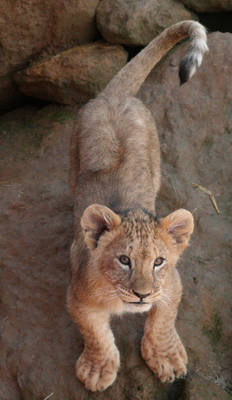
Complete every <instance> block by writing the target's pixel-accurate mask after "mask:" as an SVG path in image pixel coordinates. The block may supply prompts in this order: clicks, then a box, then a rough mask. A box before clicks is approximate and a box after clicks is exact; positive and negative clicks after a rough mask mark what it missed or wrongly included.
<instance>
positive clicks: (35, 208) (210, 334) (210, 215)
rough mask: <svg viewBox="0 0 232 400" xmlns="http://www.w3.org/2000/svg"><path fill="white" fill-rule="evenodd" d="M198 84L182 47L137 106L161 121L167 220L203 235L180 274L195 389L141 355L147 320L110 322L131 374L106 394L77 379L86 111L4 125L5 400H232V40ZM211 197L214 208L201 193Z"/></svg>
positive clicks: (123, 372) (217, 42)
mask: <svg viewBox="0 0 232 400" xmlns="http://www.w3.org/2000/svg"><path fill="white" fill-rule="evenodd" d="M209 48H210V52H209V53H208V55H207V56H206V57H205V59H204V61H203V65H202V67H201V69H200V70H199V71H198V73H197V74H196V76H195V77H193V79H192V80H191V81H190V82H188V83H187V84H185V85H183V86H181V87H180V86H179V82H178V63H179V60H180V58H181V56H182V55H183V52H184V46H179V47H178V48H177V49H176V50H174V51H173V52H172V53H171V54H170V55H169V56H168V57H167V58H166V59H165V60H164V61H162V62H161V63H160V64H159V65H158V66H157V68H156V69H155V70H154V71H153V72H152V73H151V74H150V76H149V77H148V79H147V80H146V82H145V83H144V85H143V86H142V88H141V90H140V93H139V97H140V98H141V99H142V100H143V101H144V102H145V103H146V104H147V106H148V107H149V108H150V109H151V111H152V113H153V115H154V118H155V119H156V121H157V127H158V132H159V136H160V142H161V150H162V159H163V163H162V187H161V191H160V195H159V198H158V200H157V210H158V214H159V215H160V216H162V215H164V214H166V213H169V212H171V211H173V210H175V209H177V208H180V207H184V208H187V209H189V210H191V211H192V212H193V213H194V216H195V233H194V235H193V239H192V243H191V246H190V247H189V248H188V249H187V250H186V252H185V253H184V255H183V257H182V259H181V260H180V262H179V271H180V274H181V276H182V280H183V286H184V295H183V300H182V303H181V307H180V309H179V314H178V320H177V326H178V331H179V333H180V336H181V337H182V339H183V342H184V343H185V346H186V348H187V351H188V355H189V374H188V376H187V378H186V379H184V380H179V381H176V382H175V383H174V384H171V385H162V384H161V383H160V382H158V380H157V379H156V378H155V377H154V375H153V374H152V372H151V371H150V370H149V369H148V368H147V367H146V365H145V363H144V362H143V360H142V359H141V357H140V355H139V343H140V340H141V337H142V334H143V325H144V318H145V316H142V315H130V314H128V315H126V316H125V317H121V318H120V319H117V318H116V319H114V320H113V321H112V325H113V330H114V332H115V336H116V342H117V345H118V347H119V349H120V353H121V369H120V372H119V375H118V378H117V380H116V382H115V383H114V385H113V386H112V387H111V388H109V389H108V390H107V391H106V392H103V393H98V394H92V393H87V392H86V390H85V389H84V387H83V385H82V384H81V383H80V382H79V381H78V380H77V379H76V378H75V374H74V366H75V360H76V358H77V357H78V356H79V355H80V353H81V351H82V348H83V342H82V338H81V335H80V333H79V331H78V329H77V328H76V326H75V325H74V323H73V322H72V321H71V319H70V317H69V315H68V314H67V312H66V306H65V292H66V288H67V286H68V283H69V281H70V263H69V247H70V244H71V242H72V237H73V210H72V198H71V194H70V191H69V187H68V169H69V160H68V153H69V140H70V136H71V134H72V131H73V129H76V128H75V127H76V124H77V122H76V109H75V108H72V109H70V108H66V107H62V106H59V107H58V106H52V107H51V106H50V107H46V108H43V109H34V108H33V109H31V108H26V109H22V110H18V111H15V112H14V113H10V114H9V115H6V116H4V117H3V116H2V117H1V118H0V131H1V147H0V151H1V155H0V167H1V185H0V202H1V209H0V243H1V269H0V297H1V299H0V300H1V301H0V310H1V313H0V332H1V346H0V398H1V400H20V399H22V398H23V399H25V400H32V399H34V400H42V399H43V400H44V399H45V398H48V397H49V398H50V399H51V400H53V399H54V400H64V399H68V400H86V399H88V398H89V399H95V398H96V399H98V400H108V399H109V398H110V399H112V400H119V399H131V400H132V399H133V400H135V399H136V400H137V399H143V400H153V399H154V398H155V399H156V400H167V399H189V400H196V399H197V400H198V399H199V400H203V399H205V400H216V399H223V400H229V399H230V398H231V395H230V394H229V392H230V393H231V383H230V382H231V355H230V350H231V348H230V343H231V334H232V332H231V315H230V311H231V306H232V304H231V283H230V281H231V251H232V248H231V235H232V227H231V198H232V186H231V172H232V171H231V145H232V112H231V110H232V92H231V85H230V77H231V76H232V50H231V49H232V35H231V34H220V33H216V34H212V35H210V37H209ZM192 183H196V184H199V185H202V186H204V187H206V188H207V189H209V190H211V191H212V193H213V194H214V195H215V197H216V200H217V203H218V207H219V209H220V212H221V214H220V215H217V213H216V210H215V209H214V207H213V205H212V204H211V201H210V198H209V196H208V195H207V194H206V193H205V192H202V191H201V190H198V189H196V188H195V187H193V186H192Z"/></svg>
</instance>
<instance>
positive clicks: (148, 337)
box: [141, 299, 188, 382]
mask: <svg viewBox="0 0 232 400" xmlns="http://www.w3.org/2000/svg"><path fill="white" fill-rule="evenodd" d="M179 300H180V299H178V300H177V299H175V300H174V301H173V302H171V301H170V303H166V304H165V303H160V304H158V305H155V306H153V308H152V309H151V310H150V312H149V314H148V316H147V320H146V323H145V330H144V336H143V338H142V345H141V352H142V356H143V358H144V360H145V361H146V363H147V365H148V366H149V367H150V368H151V370H152V371H153V372H154V373H155V374H156V375H157V376H158V377H159V378H160V380H161V381H162V382H173V381H174V379H175V377H177V378H179V377H182V376H184V375H185V374H186V373H187V369H186V364H187V361H188V358H187V354H186V351H185V348H184V346H183V344H182V342H181V340H180V337H179V335H178V333H177V332H176V329H175V320H176V315H177V308H178V304H179Z"/></svg>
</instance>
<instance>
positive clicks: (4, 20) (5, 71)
mask: <svg viewBox="0 0 232 400" xmlns="http://www.w3.org/2000/svg"><path fill="white" fill-rule="evenodd" d="M98 3H99V0H50V1H46V0H40V1H37V0H30V1H22V0H2V1H1V18H0V49H1V51H0V111H1V110H4V109H5V108H7V107H8V106H9V105H10V104H15V103H18V102H19V100H20V95H19V94H18V92H17V90H16V88H15V85H14V84H13V83H12V73H13V72H14V71H17V70H18V69H20V68H22V67H23V66H25V65H26V64H27V63H28V62H30V61H31V60H32V59H35V58H36V59H37V58H38V56H39V55H40V54H41V53H45V54H46V53H50V54H56V53H57V51H58V50H59V49H64V48H68V47H70V46H71V45H73V44H83V43H87V42H90V41H92V40H93V39H95V38H96V36H97V31H96V26H95V10H96V7H97V5H98Z"/></svg>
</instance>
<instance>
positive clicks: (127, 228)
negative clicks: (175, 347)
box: [81, 204, 193, 305]
mask: <svg viewBox="0 0 232 400" xmlns="http://www.w3.org/2000/svg"><path fill="white" fill-rule="evenodd" d="M81 226H82V229H83V232H84V239H85V243H86V245H87V246H88V248H89V250H90V256H91V260H92V261H93V265H95V267H96V266H97V268H98V269H99V271H100V273H101V274H102V275H103V276H104V278H105V279H106V280H107V281H108V282H110V283H111V285H112V286H113V288H114V290H115V293H117V296H119V298H120V299H121V300H122V301H123V302H124V303H129V304H131V305H132V304H137V305H138V304H139V305H143V304H152V303H154V302H155V301H156V299H158V298H159V297H160V295H162V287H163V286H164V284H165V279H166V277H167V276H168V273H169V272H170V270H171V269H172V268H173V267H174V266H175V264H176V262H177V260H178V258H179V256H180V254H181V253H182V252H183V250H184V249H185V247H186V246H187V245H188V242H189V238H190V235H191V234H192V232H193V217H192V214H191V213H190V212H189V211H187V210H184V209H180V210H177V211H175V212H173V213H171V214H169V215H168V216H167V217H165V218H162V219H161V220H159V221H158V220H157V219H156V218H155V217H154V216H153V215H151V214H150V213H148V212H147V211H146V210H143V209H136V210H130V211H129V212H128V213H126V216H120V215H118V214H116V213H115V212H113V211H112V210H110V209H109V208H108V207H105V206H101V205H98V204H93V205H91V206H89V207H88V208H87V209H86V210H85V211H84V213H83V216H82V219H81Z"/></svg>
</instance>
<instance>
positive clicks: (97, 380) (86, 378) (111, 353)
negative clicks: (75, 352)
mask: <svg viewBox="0 0 232 400" xmlns="http://www.w3.org/2000/svg"><path fill="white" fill-rule="evenodd" d="M70 311H71V314H72V317H73V319H74V321H75V322H76V323H77V324H78V327H79V329H80V331H81V333H82V335H83V338H84V342H85V343H84V351H83V353H82V354H81V356H80V357H79V359H78V360H77V363H76V375H77V377H78V379H79V380H80V381H81V382H82V383H84V385H85V387H86V389H88V390H91V391H93V392H94V391H96V390H100V391H102V390H105V389H106V388H107V387H108V386H110V385H112V383H113V382H114V380H115V378H116V376H117V371H118V368H119V363H120V362H119V352H118V349H117V347H116V346H115V344H114V336H113V334H112V331H111V329H110V326H109V313H108V312H105V311H98V310H95V309H94V310H93V309H90V308H83V307H80V306H79V307H77V308H75V310H74V312H72V310H70Z"/></svg>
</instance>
